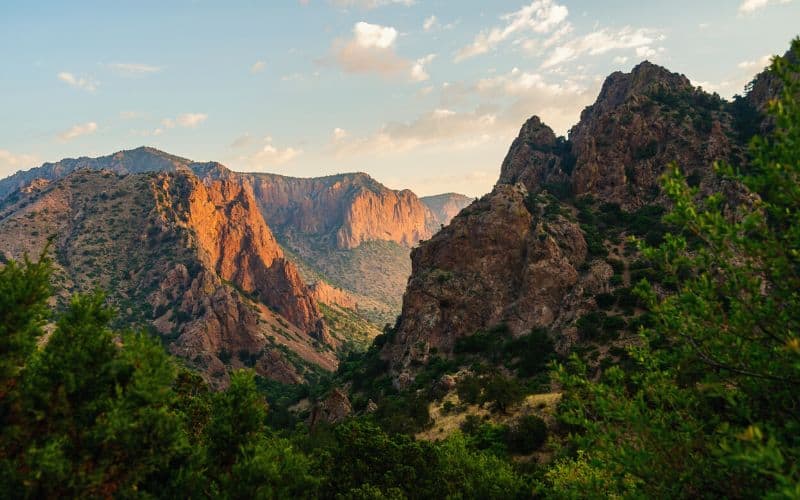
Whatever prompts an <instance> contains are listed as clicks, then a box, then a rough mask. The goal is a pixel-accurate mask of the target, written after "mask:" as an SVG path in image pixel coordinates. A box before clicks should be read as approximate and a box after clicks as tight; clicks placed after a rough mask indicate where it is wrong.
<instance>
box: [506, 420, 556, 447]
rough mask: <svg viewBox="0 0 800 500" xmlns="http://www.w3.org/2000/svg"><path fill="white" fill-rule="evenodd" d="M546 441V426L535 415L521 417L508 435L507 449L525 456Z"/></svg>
mask: <svg viewBox="0 0 800 500" xmlns="http://www.w3.org/2000/svg"><path fill="white" fill-rule="evenodd" d="M546 440H547V424H545V423H544V420H542V419H541V418H539V417H537V416H536V415H525V416H523V417H521V418H520V419H519V420H518V421H517V423H516V424H515V425H514V426H513V427H512V428H511V431H510V432H509V433H508V441H507V442H508V449H509V451H511V452H512V453H519V454H523V455H527V454H530V453H533V452H534V451H536V450H538V449H539V448H541V447H542V445H543V444H544V443H545V441H546Z"/></svg>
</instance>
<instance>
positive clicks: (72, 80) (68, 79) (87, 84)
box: [57, 71, 99, 92]
mask: <svg viewBox="0 0 800 500" xmlns="http://www.w3.org/2000/svg"><path fill="white" fill-rule="evenodd" d="M57 76H58V79H59V80H61V81H62V82H64V83H66V84H67V85H69V86H70V87H75V88H76V89H81V90H86V91H88V92H94V91H95V90H96V89H97V86H98V85H99V84H98V83H97V81H95V80H94V79H92V78H90V77H84V76H81V77H78V76H75V75H73V74H72V73H69V72H66V71H62V72H61V73H59V74H58V75H57Z"/></svg>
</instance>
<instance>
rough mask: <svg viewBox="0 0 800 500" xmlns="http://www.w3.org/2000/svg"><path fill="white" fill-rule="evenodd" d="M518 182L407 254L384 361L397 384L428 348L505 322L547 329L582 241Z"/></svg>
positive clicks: (442, 348) (444, 346) (573, 274)
mask: <svg viewBox="0 0 800 500" xmlns="http://www.w3.org/2000/svg"><path fill="white" fill-rule="evenodd" d="M528 194H529V193H528V191H527V189H526V188H525V187H524V186H523V185H522V184H517V185H514V186H512V185H508V184H498V185H497V186H495V189H494V190H493V191H492V193H490V194H488V195H486V196H484V197H483V198H481V199H480V200H478V201H476V202H475V203H473V204H472V205H471V206H470V207H469V208H467V209H465V210H464V211H462V212H461V213H460V214H459V215H458V216H457V217H455V218H454V219H453V220H452V221H451V223H450V225H449V226H447V227H446V228H444V229H443V230H442V231H441V232H440V233H438V234H437V235H436V236H434V237H433V238H432V239H431V240H429V241H427V242H425V243H424V244H422V245H421V246H420V247H419V248H417V249H415V250H414V251H413V252H412V262H413V271H412V274H411V279H410V280H409V283H408V288H407V290H406V294H405V296H404V300H403V313H402V315H401V323H400V325H399V330H398V332H397V336H396V340H395V342H394V343H393V344H391V345H389V347H388V348H387V350H386V351H385V355H386V356H387V357H388V358H389V359H390V360H391V361H392V363H393V364H394V369H395V370H396V372H397V373H398V378H399V379H401V380H402V379H404V378H405V379H407V378H408V377H409V373H408V372H407V370H408V368H409V367H410V366H411V365H412V363H413V362H414V361H422V362H424V361H425V360H427V357H428V354H429V352H430V350H431V349H432V348H435V349H436V351H437V352H440V353H448V352H451V351H452V349H453V347H454V345H455V341H456V340H457V339H458V338H459V337H462V336H465V335H471V334H473V333H474V332H475V331H476V330H479V329H482V328H488V327H490V326H493V325H496V324H498V323H501V322H502V323H506V324H507V325H508V327H509V328H510V329H511V330H512V332H514V333H523V332H525V331H527V330H530V328H531V327H534V326H550V325H552V324H553V323H554V322H555V321H556V319H557V318H558V317H559V316H560V314H561V313H562V311H563V309H564V306H565V303H564V296H565V295H566V294H567V293H568V292H569V291H570V290H571V289H572V288H573V287H574V286H575V285H576V284H577V283H578V280H579V273H578V272H577V270H576V269H577V267H578V266H580V264H581V263H582V262H583V261H584V259H585V257H586V242H585V241H584V238H583V234H582V232H581V230H580V228H579V227H578V226H577V224H575V223H574V222H570V221H569V220H567V219H566V218H565V217H563V216H561V215H557V216H554V217H550V218H545V216H544V215H543V213H542V211H541V209H540V207H538V206H535V205H533V204H531V203H529V202H528Z"/></svg>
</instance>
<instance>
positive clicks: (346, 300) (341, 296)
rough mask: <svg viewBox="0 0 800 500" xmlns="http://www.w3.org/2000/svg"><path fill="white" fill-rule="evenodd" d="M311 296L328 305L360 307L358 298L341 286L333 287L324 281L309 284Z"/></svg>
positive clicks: (349, 307)
mask: <svg viewBox="0 0 800 500" xmlns="http://www.w3.org/2000/svg"><path fill="white" fill-rule="evenodd" d="M308 288H309V290H310V291H311V296H312V297H313V298H314V300H316V301H317V302H319V303H322V304H325V305H327V306H334V305H336V306H340V307H344V308H346V309H352V310H356V309H358V300H357V299H356V298H355V297H353V295H351V294H349V293H347V292H345V291H344V290H342V289H341V288H336V287H333V286H331V285H329V284H327V283H325V282H324V281H317V282H316V283H313V284H311V285H309V287H308Z"/></svg>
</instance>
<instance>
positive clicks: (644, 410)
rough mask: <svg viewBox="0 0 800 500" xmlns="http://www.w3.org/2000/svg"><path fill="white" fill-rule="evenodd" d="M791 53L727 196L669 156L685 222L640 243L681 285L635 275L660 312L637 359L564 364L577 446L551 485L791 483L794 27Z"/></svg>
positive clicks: (796, 320)
mask: <svg viewBox="0 0 800 500" xmlns="http://www.w3.org/2000/svg"><path fill="white" fill-rule="evenodd" d="M792 52H793V53H794V56H793V57H789V58H775V59H774V60H773V63H772V66H771V71H772V72H773V73H774V75H775V76H777V77H778V78H779V79H780V81H782V83H783V86H782V89H781V91H780V96H779V97H778V98H777V99H775V100H774V101H772V102H770V103H769V106H768V111H769V114H770V115H771V117H772V118H773V119H774V123H775V127H774V131H773V132H772V134H771V135H770V136H769V137H756V138H754V139H753V141H752V142H751V149H750V150H751V156H752V159H751V161H750V162H749V165H748V166H747V167H746V168H745V169H744V170H743V171H735V170H734V169H733V168H732V167H731V166H729V165H717V166H716V169H717V172H718V173H719V175H720V176H721V177H722V178H723V179H724V181H723V182H726V183H727V184H728V185H729V186H731V187H733V188H734V189H731V190H728V193H730V192H736V196H731V195H730V194H728V196H727V197H725V196H723V195H722V194H715V195H712V196H710V197H709V198H706V199H705V200H702V202H699V201H697V191H696V190H695V189H692V188H690V187H689V185H688V184H687V183H686V181H685V179H684V178H683V176H682V175H681V173H680V171H679V169H678V167H677V166H676V165H673V166H672V167H671V168H670V169H669V171H668V173H667V175H666V177H665V180H664V188H665V192H666V193H667V194H668V195H669V196H670V198H671V199H672V201H673V209H672V211H671V213H670V214H669V215H668V216H667V221H668V222H670V223H672V224H674V225H675V226H676V227H678V228H680V229H681V231H680V232H678V233H675V234H669V235H667V236H666V237H665V240H664V243H663V244H662V245H661V246H660V247H658V248H646V247H645V248H643V252H644V254H645V256H646V257H647V258H648V259H650V260H651V261H653V262H655V263H657V265H659V266H660V267H661V268H662V270H663V271H664V272H665V273H667V274H673V275H674V276H676V285H677V286H676V292H675V293H673V294H671V295H668V296H666V297H660V296H659V295H658V294H657V293H656V291H655V290H654V289H653V288H652V287H650V286H649V285H648V284H647V283H646V282H643V283H640V284H639V286H638V288H637V289H638V291H639V293H640V295H641V296H642V298H643V299H644V300H645V301H646V302H647V304H648V305H649V307H650V309H651V310H652V313H653V318H654V320H655V322H654V325H653V326H652V328H649V329H647V330H644V331H643V337H642V344H641V345H640V346H638V347H636V348H633V349H631V355H632V357H633V359H634V360H635V361H636V367H635V368H634V369H633V370H632V371H628V372H624V371H623V370H622V369H620V368H619V367H612V368H610V369H609V370H607V371H606V372H605V373H604V375H603V378H602V380H601V381H599V382H598V383H593V382H590V381H589V379H588V378H587V377H586V374H585V373H583V371H584V367H583V366H582V364H581V363H580V362H579V361H578V360H577V359H573V361H572V364H571V369H567V368H564V367H562V368H560V369H559V371H558V375H559V378H560V380H561V382H562V383H563V384H564V385H565V387H566V389H567V397H566V399H565V403H564V405H563V411H562V413H561V418H562V420H563V421H564V422H565V423H566V424H569V425H570V426H572V427H571V428H572V429H573V430H575V431H576V432H574V433H573V435H572V436H571V442H572V445H573V446H574V447H575V448H577V449H578V450H580V453H579V454H578V456H577V458H576V457H572V458H567V459H563V460H562V461H560V462H558V465H557V466H556V467H554V468H553V469H551V471H550V473H549V474H548V479H547V480H548V482H549V486H550V487H551V488H553V489H552V493H553V495H554V496H559V495H563V496H572V495H573V494H575V492H580V491H585V492H587V494H590V493H588V492H591V491H596V490H593V489H592V488H593V487H596V486H597V485H598V484H602V486H603V488H605V489H606V490H608V492H609V493H616V494H619V495H630V494H639V495H645V496H652V497H660V498H664V497H667V498H669V497H687V496H688V497H693V496H728V497H759V496H765V495H766V496H773V497H797V496H800V469H798V466H797V463H798V461H800V439H798V436H800V420H799V419H798V415H800V413H798V409H800V337H799V336H798V334H799V332H800V104H799V103H798V96H800V80H799V79H798V76H797V75H798V74H800V67H799V66H798V65H797V61H798V56H800V39H796V40H794V41H793V43H792ZM792 61H794V63H793V62H792ZM687 269H688V270H690V272H688V273H687V272H685V270H687ZM570 478H571V479H570ZM598 481H599V482H598Z"/></svg>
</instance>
